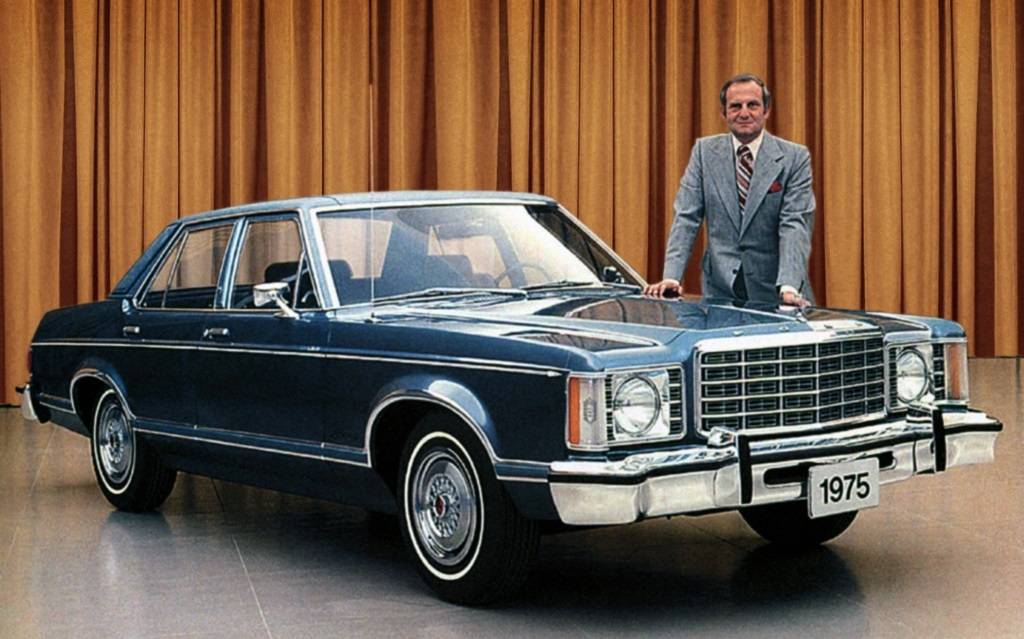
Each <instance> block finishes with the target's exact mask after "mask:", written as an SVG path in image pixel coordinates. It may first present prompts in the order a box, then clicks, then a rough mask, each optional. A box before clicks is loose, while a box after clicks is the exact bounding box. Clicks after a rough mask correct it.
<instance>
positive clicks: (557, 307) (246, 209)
mask: <svg viewBox="0 0 1024 639" xmlns="http://www.w3.org/2000/svg"><path fill="white" fill-rule="evenodd" d="M643 285H644V281H643V278H641V276H640V275H638V274H637V272H635V271H634V270H633V269H632V268H631V267H630V266H629V265H628V264H627V263H626V262H625V261H623V260H622V259H621V258H620V257H618V256H617V255H616V254H615V253H614V252H613V251H612V250H611V249H609V248H608V246H606V245H605V244H604V243H603V242H602V241H601V240H600V239H599V238H598V237H596V236H595V235H594V234H593V233H591V232H590V231H589V230H588V229H586V228H585V227H584V226H583V225H582V224H581V223H580V222H579V221H578V220H577V219H576V218H575V217H574V216H573V215H572V214H571V213H569V212H568V211H567V210H565V208H563V207H562V206H560V205H559V204H558V203H557V202H556V201H555V200H553V199H551V198H549V197H545V196H541V195H532V194H523V193H500V192H390V193H380V192H379V193H369V194H348V195H336V196H317V197H310V198H304V199H295V200H287V201H277V202H267V203H261V204H251V205H246V206H240V207H235V208H226V209H222V210H216V211H212V212H208V213H202V214H198V215H194V216H190V217H185V218H182V219H180V220H177V221H175V222H172V223H171V224H170V225H169V226H168V227H167V228H166V229H165V230H163V232H161V233H160V234H159V236H158V237H157V238H156V239H155V240H154V241H153V242H152V244H151V245H150V246H149V247H148V248H147V249H146V250H145V251H144V253H143V254H142V256H141V257H140V258H139V259H138V261H137V262H135V264H134V265H133V266H132V267H131V268H130V269H129V270H128V272H127V273H126V274H125V275H124V277H123V278H122V279H121V280H120V281H119V282H118V283H117V285H116V286H114V288H113V290H112V291H111V292H110V295H109V296H108V297H107V299H105V300H102V301H98V302H94V303H88V304H82V305H79V306H74V307H70V308H62V309H58V310H53V311H50V312H48V313H47V314H46V315H45V316H44V317H43V319H42V320H41V322H40V324H39V327H38V329H37V331H36V333H35V335H34V337H33V339H32V342H31V350H30V352H29V362H30V376H29V380H28V383H27V384H26V385H25V386H24V387H23V388H22V389H20V390H22V392H23V393H24V394H23V399H22V410H23V413H24V415H25V417H26V418H28V419H38V420H39V421H41V422H46V421H51V420H52V421H53V422H55V423H56V424H58V425H60V426H63V427H65V428H68V429H70V430H72V431H75V432H77V433H80V434H82V435H84V436H86V437H88V438H89V440H90V449H91V456H92V465H93V468H94V471H95V475H96V478H97V482H98V484H99V488H100V490H101V491H102V493H103V494H104V496H105V497H106V499H107V500H109V502H110V503H111V504H112V505H113V506H114V507H116V508H118V509H121V510H127V511H145V510H151V509H154V508H157V507H159V506H160V504H161V503H162V502H163V501H164V500H165V499H166V498H167V496H168V494H169V493H170V492H171V490H172V488H173V486H174V482H175V477H176V474H177V473H178V472H186V473H194V474H198V475H204V476H210V477H216V478H222V479H225V480H229V481H233V482H240V483H244V484H250V485H254V486H260V487H265V488H271V489H276V490H281V491H287V492H290V493H295V494H302V495H308V496H313V497H317V498H322V499H328V500H335V501H339V502H345V503H348V504H354V505H356V506H360V507H363V508H366V509H368V510H370V511H372V512H380V513H384V514H385V515H388V514H390V515H397V522H398V526H399V527H400V529H401V534H402V538H403V542H404V544H405V545H406V546H407V548H408V549H409V554H410V556H411V558H412V560H413V562H414V563H415V565H416V567H417V569H418V571H419V573H420V575H421V576H422V577H423V579H424V580H425V581H426V583H427V584H428V585H429V586H430V588H432V589H433V590H434V591H435V592H436V594H437V595H438V596H439V597H441V598H443V599H445V600H449V601H453V602H458V603H462V604H481V603H486V602H491V601H495V600H497V599H500V598H505V597H509V596H511V595H512V594H514V593H515V591H516V589H517V588H518V587H519V586H520V585H521V584H522V583H523V581H524V579H525V578H526V576H527V573H528V571H529V568H530V564H531V560H532V558H533V557H534V555H535V553H536V549H537V547H538V543H539V539H540V537H541V534H542V533H548V532H552V531H558V530H565V529H578V528H579V527H589V526H609V525H618V524H628V523H631V522H635V521H639V520H643V519H648V518H655V517H665V516H674V515H701V514H707V513H716V512H722V511H738V512H739V513H740V515H741V516H742V517H743V518H744V519H745V520H746V522H747V523H748V524H749V525H750V526H751V527H752V528H753V530H754V531H756V532H757V533H759V534H760V535H761V536H763V537H764V538H765V539H767V540H768V541H770V542H774V543H777V544H782V545H787V546H793V547H801V546H810V545H816V544H820V543H823V542H826V541H828V540H830V539H832V538H834V537H836V536H837V535H839V534H841V533H842V532H843V531H844V530H846V529H847V528H848V527H849V526H850V525H851V524H852V523H853V521H854V518H855V517H856V515H857V513H858V512H859V511H860V510H863V509H865V508H870V507H874V506H878V505H879V504H880V502H881V498H882V495H881V487H882V486H883V485H886V484H890V483H894V482H899V481H904V480H908V479H911V478H913V477H915V476H917V475H926V474H934V473H939V472H943V471H946V470H949V469H951V468H953V467H956V466H964V465H968V464H979V463H986V462H990V461H992V460H993V458H994V455H995V443H996V438H997V436H998V434H999V432H1000V431H1001V430H1002V425H1001V423H1000V422H999V421H998V420H997V419H995V418H992V417H990V416H988V415H986V414H985V413H984V412H981V411H979V410H976V409H973V408H971V407H970V405H969V383H968V367H967V341H966V338H965V334H964V330H963V328H962V327H961V326H960V325H958V324H956V323H955V322H952V321H948V320H944V319H937V318H928V317H910V316H901V315H893V314H888V313H869V312H862V311H852V310H830V309H826V308H815V307H808V308H796V307H785V306H778V305H775V304H760V303H750V302H746V303H745V302H739V301H735V300H718V299H701V298H698V297H692V296H684V297H683V298H682V299H656V298H652V297H645V296H643V295H642V294H641V290H642V286H643Z"/></svg>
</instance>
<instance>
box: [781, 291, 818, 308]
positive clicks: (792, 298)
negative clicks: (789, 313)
mask: <svg viewBox="0 0 1024 639" xmlns="http://www.w3.org/2000/svg"><path fill="white" fill-rule="evenodd" d="M779 298H780V299H781V301H782V303H783V304H784V305H786V306H796V307H798V308H806V307H808V306H810V305H811V303H810V301H808V300H807V299H806V298H805V297H804V296H803V295H801V294H800V293H797V292H796V291H788V290H787V291H782V292H780V293H779Z"/></svg>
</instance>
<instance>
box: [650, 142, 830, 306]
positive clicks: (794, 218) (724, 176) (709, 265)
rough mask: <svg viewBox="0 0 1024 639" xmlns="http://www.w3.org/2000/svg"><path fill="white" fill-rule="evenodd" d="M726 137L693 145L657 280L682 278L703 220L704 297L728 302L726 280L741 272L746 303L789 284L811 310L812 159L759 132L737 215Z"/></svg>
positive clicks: (768, 297)
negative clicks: (705, 238) (705, 230)
mask: <svg viewBox="0 0 1024 639" xmlns="http://www.w3.org/2000/svg"><path fill="white" fill-rule="evenodd" d="M730 137H731V134H724V135H714V136H711V137H706V138H700V139H699V140H697V143H696V144H694V145H693V151H692V153H691V154H690V163H689V164H688V165H687V167H686V173H684V174H683V178H682V180H680V183H679V191H678V192H677V193H676V199H675V204H674V206H673V208H674V211H675V218H674V219H673V222H672V232H671V233H670V234H669V237H668V246H667V248H666V250H665V268H664V271H663V277H666V278H672V279H677V280H678V279H682V275H683V269H684V268H686V263H687V261H689V259H690V251H691V250H692V249H693V241H694V240H695V239H696V238H697V233H699V232H700V225H701V222H702V221H703V220H704V219H705V218H707V223H708V245H707V250H705V252H704V258H703V260H702V261H701V266H702V267H703V271H704V275H703V278H702V283H703V286H704V295H705V296H713V297H733V293H732V291H733V280H734V279H735V278H736V274H737V273H738V272H739V270H740V266H741V265H742V267H743V276H744V279H743V281H744V284H746V288H747V296H748V297H749V298H750V299H751V300H756V301H766V302H775V301H777V300H778V298H779V294H778V287H779V286H782V285H783V284H788V285H790V286H792V287H794V288H795V289H796V290H798V291H799V292H800V293H801V295H803V296H804V297H806V298H807V299H809V300H811V302H812V303H813V301H814V294H813V292H812V291H811V284H810V281H809V280H808V277H807V259H808V257H809V256H810V254H811V231H812V229H813V226H814V206H815V203H814V192H813V191H812V190H811V154H810V153H809V152H808V151H807V147H804V146H801V145H799V144H795V143H793V142H789V141H787V140H783V139H781V138H777V137H775V136H774V135H771V134H770V133H768V132H767V131H765V134H764V139H763V140H762V141H761V147H760V149H758V152H757V160H756V162H755V164H754V174H753V177H752V178H751V181H750V189H749V190H748V195H747V206H746V209H745V210H744V211H743V212H741V211H740V207H739V194H738V192H737V189H736V164H735V160H734V159H733V150H732V141H731V139H730Z"/></svg>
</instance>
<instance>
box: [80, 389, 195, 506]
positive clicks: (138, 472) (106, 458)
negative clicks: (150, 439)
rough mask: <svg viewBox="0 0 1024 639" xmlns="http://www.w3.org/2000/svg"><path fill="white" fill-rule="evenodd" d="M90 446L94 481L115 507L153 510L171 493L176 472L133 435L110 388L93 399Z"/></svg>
mask: <svg viewBox="0 0 1024 639" xmlns="http://www.w3.org/2000/svg"><path fill="white" fill-rule="evenodd" d="M90 449H91V450H92V469H93V471H94V472H95V473H96V482H97V483H98V484H99V486H100V490H101V491H103V496H104V497H106V498H107V501H109V502H110V503H111V504H113V506H114V507H115V508H117V509H118V510H127V511H132V512H141V511H146V510H153V509H154V508H156V507H158V506H159V505H160V504H162V503H164V500H165V499H167V496H168V495H170V494H171V490H172V489H173V488H174V480H175V479H176V478H177V472H176V471H174V470H172V469H170V468H167V467H165V466H164V465H163V463H161V461H160V456H159V455H157V453H156V451H155V450H153V448H152V447H151V446H150V445H149V444H147V443H146V442H145V441H143V440H141V439H138V438H136V436H135V429H134V428H133V427H132V420H131V418H130V417H129V414H128V411H127V410H125V407H124V405H123V404H122V403H121V400H120V399H119V398H118V396H117V393H115V392H114V391H113V390H109V389H108V390H107V391H105V392H104V393H103V394H102V395H101V396H100V399H99V401H98V402H96V412H95V413H94V414H93V420H92V437H91V438H90Z"/></svg>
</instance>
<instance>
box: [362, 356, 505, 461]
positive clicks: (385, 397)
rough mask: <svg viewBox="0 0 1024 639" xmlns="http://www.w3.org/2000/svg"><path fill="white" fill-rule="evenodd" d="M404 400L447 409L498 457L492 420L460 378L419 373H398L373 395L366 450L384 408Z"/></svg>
mask: <svg viewBox="0 0 1024 639" xmlns="http://www.w3.org/2000/svg"><path fill="white" fill-rule="evenodd" d="M408 400H414V401H423V402H429V403H432V404H437V405H438V406H441V407H444V408H446V409H448V410H450V411H451V412H453V413H454V414H455V415H457V416H458V417H459V418H460V419H462V420H463V421H464V422H465V423H466V425H467V426H469V427H470V429H472V431H473V432H474V433H476V435H477V437H478V438H479V439H480V443H481V444H482V445H483V447H484V448H485V449H486V450H487V454H488V455H489V456H490V458H491V461H492V462H496V461H497V460H498V459H499V452H500V451H497V450H496V446H497V443H498V438H497V437H496V435H495V431H494V422H493V420H492V419H491V416H490V414H489V413H488V411H487V408H486V407H485V406H484V405H483V404H482V403H481V402H480V400H479V399H478V398H477V396H476V395H475V394H474V393H473V392H472V391H471V390H470V389H469V388H467V387H466V386H465V385H463V384H462V383H460V382H457V381H454V380H452V379H448V378H446V377H444V376H437V375H427V374H423V373H416V374H411V375H404V376H402V377H398V378H396V379H394V380H392V381H391V382H390V383H388V384H387V385H385V386H384V387H383V388H381V389H380V391H379V392H378V393H377V395H376V397H374V399H373V402H372V406H373V408H372V410H371V411H370V417H369V419H368V420H367V424H366V434H365V446H366V450H367V452H369V451H370V450H371V444H372V442H373V435H374V428H375V427H376V426H377V423H378V421H379V417H380V415H381V413H382V412H383V411H384V409H386V408H387V407H388V406H390V405H391V404H394V403H396V402H401V401H408Z"/></svg>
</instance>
